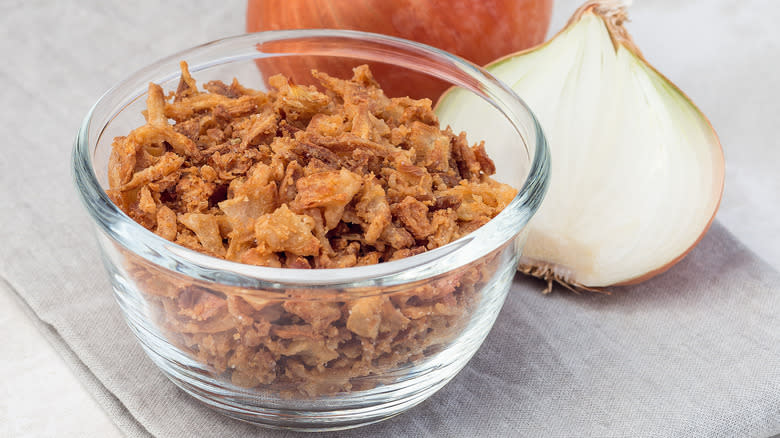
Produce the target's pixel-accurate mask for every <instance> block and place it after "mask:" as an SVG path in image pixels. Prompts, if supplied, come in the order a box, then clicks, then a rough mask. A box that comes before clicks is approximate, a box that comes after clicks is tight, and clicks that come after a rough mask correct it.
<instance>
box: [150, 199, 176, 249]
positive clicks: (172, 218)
mask: <svg viewBox="0 0 780 438" xmlns="http://www.w3.org/2000/svg"><path fill="white" fill-rule="evenodd" d="M154 232H155V234H157V235H158V236H160V237H162V238H163V239H166V240H170V241H174V240H176V232H177V229H176V213H174V212H173V210H171V209H170V208H168V207H167V206H166V205H161V206H160V208H158V209H157V229H155V231H154Z"/></svg>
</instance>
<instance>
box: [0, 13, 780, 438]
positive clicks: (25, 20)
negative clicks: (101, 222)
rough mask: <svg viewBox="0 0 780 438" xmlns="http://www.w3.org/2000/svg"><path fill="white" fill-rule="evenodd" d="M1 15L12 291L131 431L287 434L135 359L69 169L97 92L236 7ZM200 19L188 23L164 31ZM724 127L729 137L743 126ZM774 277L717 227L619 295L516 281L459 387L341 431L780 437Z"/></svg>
mask: <svg viewBox="0 0 780 438" xmlns="http://www.w3.org/2000/svg"><path fill="white" fill-rule="evenodd" d="M644 3H645V4H649V3H648V2H644ZM721 3H723V4H726V3H727V2H721ZM22 5H24V7H22ZM85 5H91V6H89V7H87V6H85ZM155 7H160V8H162V9H154V8H155ZM641 7H642V6H641V5H637V10H641ZM648 7H649V6H645V8H648ZM724 7H725V6H724ZM765 9H766V8H743V10H762V11H763V10H765ZM0 10H1V11H2V12H3V13H2V14H0V24H1V25H0V29H2V31H1V32H2V36H3V38H2V39H0V40H1V41H2V44H3V47H4V50H3V53H4V54H12V58H11V61H9V62H6V63H5V64H4V65H3V66H2V68H1V69H0V73H2V76H3V79H4V83H5V85H6V87H4V91H3V103H4V105H5V107H4V108H5V109H4V112H3V115H4V117H3V118H2V120H3V121H2V122H0V123H1V125H0V127H1V129H2V131H1V132H2V134H3V138H4V139H5V141H6V142H8V144H7V145H6V146H5V148H6V149H4V152H5V153H4V154H2V155H0V205H1V206H2V207H0V209H1V210H0V242H2V245H0V278H1V279H2V281H3V283H4V284H5V285H6V286H7V287H5V288H8V289H12V290H14V291H15V292H16V293H17V294H18V295H19V296H20V297H21V298H22V299H23V300H24V301H25V302H26V303H27V304H28V305H29V308H30V310H31V313H32V314H34V315H35V316H37V318H39V321H40V324H41V327H42V329H43V332H44V333H45V334H46V336H48V337H49V338H50V339H51V340H52V342H53V343H54V344H55V345H56V346H57V347H58V350H59V351H60V353H61V354H63V355H64V356H65V357H66V359H67V360H69V361H70V362H71V363H72V364H73V366H74V369H76V370H77V373H78V374H79V376H80V377H81V378H82V379H83V382H84V384H85V386H87V387H88V388H89V390H90V391H91V392H92V393H93V394H94V395H95V396H96V399H97V400H98V401H99V402H100V403H101V404H102V405H103V406H104V407H105V408H106V410H107V412H108V413H109V415H111V417H112V418H113V419H114V420H115V422H116V423H117V424H118V425H119V427H120V428H121V429H122V430H123V431H124V432H125V433H126V434H127V435H129V436H146V435H149V434H153V435H155V436H159V437H187V436H248V435H254V436H284V435H292V434H284V433H278V432H270V431H266V430H263V429H257V428H254V427H252V426H248V425H246V424H243V423H239V422H236V421H233V420H229V419H226V418H224V417H221V416H219V415H217V414H214V413H212V412H211V411H208V410H206V409H204V408H202V407H201V406H200V405H198V404H197V403H195V402H194V401H193V400H191V399H190V398H189V397H188V396H186V395H184V394H183V393H182V392H181V391H179V390H177V389H176V388H175V387H174V386H173V385H172V384H170V383H169V382H168V381H167V380H166V379H165V378H164V377H163V376H162V374H161V373H160V372H159V371H157V370H156V369H155V368H154V366H153V365H152V363H151V362H150V361H149V360H148V359H147V358H146V357H145V356H144V355H143V353H142V351H141V349H140V347H138V345H137V344H136V342H135V340H134V339H133V337H132V335H131V334H130V332H129V330H128V329H127V327H126V326H125V324H124V322H123V321H122V319H121V316H120V315H119V311H118V308H117V306H116V304H115V303H114V302H113V298H112V297H111V294H110V287H109V284H108V280H107V278H106V274H105V273H104V271H103V268H102V266H101V265H100V263H99V258H98V255H97V249H96V244H95V242H94V240H93V238H92V236H91V230H90V227H89V221H88V218H87V217H86V214H85V213H83V212H82V210H81V207H80V205H79V203H78V200H77V199H76V196H75V194H74V193H73V190H72V188H71V184H70V175H69V168H68V157H69V153H70V144H71V141H72V138H73V135H74V134H75V130H76V127H77V125H78V123H79V121H80V119H81V117H82V116H83V114H85V113H86V111H87V109H88V108H89V106H90V105H91V104H92V103H93V102H94V101H95V99H96V98H97V97H98V95H99V93H100V92H102V91H103V90H105V89H107V88H108V87H109V86H110V85H112V84H113V83H115V82H116V81H118V80H119V79H121V78H122V77H124V76H126V74H127V73H128V69H132V68H137V67H138V66H141V65H146V64H148V63H149V62H151V61H152V60H154V59H155V58H157V57H160V56H162V55H166V54H168V53H172V52H174V51H176V50H180V49H183V48H186V47H188V46H191V45H193V44H195V43H199V42H203V41H207V40H210V39H214V38H217V37H220V36H223V35H226V34H234V33H239V32H240V31H241V30H242V26H243V21H242V15H243V3H242V4H239V5H236V4H232V5H231V6H229V7H225V8H223V9H216V10H215V9H214V2H205V1H201V2H180V3H176V2H168V3H165V4H164V5H163V6H159V5H158V4H157V3H156V2H121V3H116V4H114V5H109V4H107V3H104V2H82V3H79V2H60V3H56V4H55V3H49V2H35V1H33V2H4V3H3V4H2V5H0ZM206 10H209V11H211V12H209V13H202V12H198V11H206ZM194 18H197V19H198V20H199V21H198V23H199V25H198V26H194V27H192V28H187V29H178V30H177V29H174V28H171V27H170V26H166V25H165V22H166V21H168V20H176V19H184V20H190V22H191V20H192V19H194ZM31 23H32V24H31ZM226 23H227V24H226ZM152 41H154V44H152V43H151V42H152ZM11 48H14V50H10V49H11ZM20 48H21V49H20ZM775 49H776V45H775ZM645 53H646V54H647V53H648V52H647V51H646V52H645ZM740 53H741V52H740ZM19 68H21V69H22V70H19ZM708 77H710V76H708ZM693 85H694V86H695V83H694V84H693ZM683 88H686V87H683ZM686 89H687V88H686ZM701 94H702V95H704V94H706V93H703V92H702V93H701ZM762 95H763V94H762ZM704 97H705V98H706V97H707V96H704ZM720 98H722V96H721V97H718V99H720ZM724 107H725V108H726V109H727V110H728V113H729V115H730V114H731V113H732V112H733V108H732V107H731V106H729V105H724ZM745 117H747V115H745ZM714 121H715V122H717V120H714ZM716 126H718V127H719V129H722V131H721V133H722V138H733V139H734V140H738V139H739V138H740V137H739V135H742V130H743V128H744V127H741V125H739V124H735V125H732V126H733V131H730V130H729V126H728V125H727V124H726V123H716ZM721 127H722V128H721ZM723 133H725V134H726V135H723ZM729 134H731V135H729ZM738 134H739V135H738ZM756 138H759V137H756ZM724 144H725V143H724ZM727 146H728V145H727ZM9 151H10V152H9ZM727 156H728V149H727ZM766 161H767V164H766V165H767V166H769V165H770V164H771V162H772V161H771V160H766ZM773 169H774V168H773ZM773 171H774V170H773ZM767 174H768V173H767ZM773 181H774V180H773ZM775 196H776V193H775ZM731 205H736V204H731ZM761 205H764V204H763V203H762V204H761ZM765 217H769V216H765ZM779 280H780V275H779V274H778V273H777V272H776V271H774V270H773V269H772V268H770V267H769V266H767V265H766V264H765V263H763V262H761V261H760V260H759V259H758V258H757V257H756V256H755V255H754V254H752V253H751V252H749V251H748V250H746V249H745V248H744V247H743V246H742V245H741V244H740V243H739V242H738V241H736V240H735V239H734V238H733V236H731V234H730V233H729V232H728V231H726V230H725V229H724V228H723V227H722V226H720V225H719V224H717V223H716V225H715V226H714V228H713V230H711V232H710V233H709V234H708V235H707V236H706V238H705V239H704V240H703V241H702V243H701V244H700V245H699V246H698V247H697V248H696V249H695V250H694V252H693V253H692V254H691V255H689V256H688V257H687V258H686V259H684V260H683V261H682V262H681V263H680V264H679V265H677V266H675V268H674V269H673V270H671V271H670V272H668V273H667V274H664V275H663V276H661V277H658V278H656V279H654V280H652V281H650V282H647V283H645V284H643V285H639V286H635V287H630V288H623V289H619V290H616V291H615V294H613V295H612V296H598V295H582V296H576V295H571V294H568V293H556V294H553V295H551V296H542V295H540V294H539V293H538V290H539V289H540V288H541V285H540V284H539V283H537V282H534V281H529V280H524V279H520V278H518V279H516V281H515V284H514V286H513V290H512V292H511V294H510V297H509V299H508V300H507V303H506V306H505V307H504V309H503V310H502V313H501V315H500V317H499V320H498V322H497V323H496V326H495V327H494V329H493V331H492V332H491V334H490V336H489V338H488V340H487V341H486V343H485V345H483V347H482V349H481V350H480V351H479V352H478V353H477V355H476V356H475V358H474V359H473V360H472V361H471V362H470V364H469V366H468V367H467V368H466V369H464V370H463V372H461V373H460V374H459V375H458V376H457V377H456V378H455V380H453V381H452V382H451V383H450V384H449V385H447V386H446V387H445V388H444V389H443V390H442V391H440V392H439V393H437V394H436V395H435V396H433V397H432V398H431V399H430V400H428V401H426V402H425V403H423V404H422V405H420V406H418V407H416V408H415V409H413V410H412V411H410V412H408V413H406V414H404V415H402V416H399V417H397V418H394V419H391V420H389V421H387V422H385V423H382V424H378V425H374V426H369V427H367V428H364V429H358V430H356V431H353V432H348V433H345V434H342V435H346V436H365V435H371V436H518V435H521V436H523V435H527V436H707V437H712V436H723V437H731V436H758V437H762V436H770V435H773V434H776V433H780V286H778V285H780V281H779Z"/></svg>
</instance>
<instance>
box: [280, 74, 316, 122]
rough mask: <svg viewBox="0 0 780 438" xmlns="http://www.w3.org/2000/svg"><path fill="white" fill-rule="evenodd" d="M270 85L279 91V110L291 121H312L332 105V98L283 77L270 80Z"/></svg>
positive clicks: (313, 88)
mask: <svg viewBox="0 0 780 438" xmlns="http://www.w3.org/2000/svg"><path fill="white" fill-rule="evenodd" d="M268 85H270V86H271V87H273V88H275V89H276V90H277V101H276V103H275V105H276V106H277V108H278V109H281V110H283V111H284V112H285V114H287V117H288V118H291V119H307V120H308V119H311V118H312V117H313V116H314V115H315V114H317V113H321V112H323V110H325V109H326V108H327V107H328V105H329V104H330V98H329V97H328V96H327V95H325V94H322V93H320V92H319V91H317V89H316V88H315V87H312V86H305V85H296V84H295V83H293V82H292V80H290V79H287V78H286V77H284V76H282V75H274V76H271V77H270V78H268Z"/></svg>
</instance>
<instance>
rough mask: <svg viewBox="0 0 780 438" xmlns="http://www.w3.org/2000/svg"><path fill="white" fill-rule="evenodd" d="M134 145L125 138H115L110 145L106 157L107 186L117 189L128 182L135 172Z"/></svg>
mask: <svg viewBox="0 0 780 438" xmlns="http://www.w3.org/2000/svg"><path fill="white" fill-rule="evenodd" d="M136 146H137V145H136V144H135V143H132V142H129V141H127V137H116V138H114V142H113V143H112V144H111V155H110V156H109V157H108V186H109V187H111V188H112V189H118V188H119V187H121V186H122V185H124V184H127V182H128V181H130V178H132V177H133V171H134V170H135V153H136Z"/></svg>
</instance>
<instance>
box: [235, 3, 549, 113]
mask: <svg viewBox="0 0 780 438" xmlns="http://www.w3.org/2000/svg"><path fill="white" fill-rule="evenodd" d="M551 12H552V0H362V1H354V0H249V5H248V8H247V31H249V32H259V31H264V30H279V29H312V28H324V29H349V30H360V31H365V32H375V33H381V34H385V35H392V36H397V37H401V38H406V39H410V40H414V41H418V42H421V43H425V44H428V45H431V46H434V47H437V48H440V49H442V50H446V51H448V52H450V53H454V54H456V55H458V56H461V57H463V58H465V59H468V60H469V61H472V62H474V63H475V64H478V65H483V64H486V63H487V62H489V61H492V60H494V59H496V58H498V57H501V56H503V55H506V54H509V53H513V52H516V51H518V50H522V49H525V48H528V47H531V46H534V45H536V44H538V43H540V42H542V41H543V40H544V37H545V35H546V33H547V28H548V26H549V24H550V14H551ZM282 63H283V64H285V65H280V64H282ZM260 67H261V69H263V70H264V71H265V70H267V73H269V74H273V73H276V72H278V71H282V70H283V71H285V74H288V73H289V72H293V73H292V78H293V80H295V81H296V82H301V83H304V82H307V81H308V80H309V79H308V78H310V77H311V76H310V75H309V70H311V69H312V68H316V69H319V70H322V71H325V72H327V73H328V74H331V75H335V76H349V75H350V69H351V68H352V67H354V62H350V61H349V60H345V61H334V60H332V59H331V60H328V61H325V60H313V59H312V60H290V59H284V60H282V59H279V60H276V61H274V62H265V63H263V64H261V65H260ZM371 67H372V71H373V72H374V75H375V76H376V78H377V80H378V81H379V82H380V83H381V84H382V88H383V89H384V90H385V92H386V93H387V95H388V96H390V97H399V96H410V97H413V98H422V97H427V98H430V99H432V100H434V101H435V100H436V98H438V96H439V95H440V94H441V93H442V92H443V91H444V90H445V89H446V88H447V85H446V84H445V83H444V82H443V81H439V80H436V79H434V78H428V77H423V76H420V75H415V76H413V77H411V76H408V74H405V72H403V71H402V70H401V69H399V68H394V67H393V66H388V65H372V66H371ZM274 68H275V69H276V71H273V69H274Z"/></svg>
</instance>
